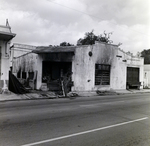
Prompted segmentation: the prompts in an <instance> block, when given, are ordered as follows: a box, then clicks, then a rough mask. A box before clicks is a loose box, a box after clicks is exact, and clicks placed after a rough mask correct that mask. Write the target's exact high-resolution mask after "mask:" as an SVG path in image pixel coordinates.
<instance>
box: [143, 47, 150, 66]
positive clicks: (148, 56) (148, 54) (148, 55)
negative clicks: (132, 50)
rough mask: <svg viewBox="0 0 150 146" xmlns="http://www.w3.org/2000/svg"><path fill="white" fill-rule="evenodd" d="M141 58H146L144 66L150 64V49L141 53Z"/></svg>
mask: <svg viewBox="0 0 150 146" xmlns="http://www.w3.org/2000/svg"><path fill="white" fill-rule="evenodd" d="M141 57H144V64H150V49H148V50H143V51H142V52H141Z"/></svg>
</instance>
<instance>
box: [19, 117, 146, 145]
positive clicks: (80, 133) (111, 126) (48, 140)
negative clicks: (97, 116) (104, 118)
mask: <svg viewBox="0 0 150 146" xmlns="http://www.w3.org/2000/svg"><path fill="white" fill-rule="evenodd" d="M146 119H148V117H144V118H140V119H136V120H132V121H127V122H123V123H118V124H114V125H110V126H106V127H101V128H97V129H92V130H87V131H83V132H79V133H74V134H70V135H65V136H61V137H56V138H52V139H47V140H43V141H39V142H34V143H30V144H25V145H22V146H34V145H38V144H42V143H47V142H52V141H56V140H61V139H65V138H69V137H73V136H78V135H83V134H87V133H92V132H95V131H100V130H104V129H108V128H113V127H117V126H121V125H126V124H130V123H134V122H138V121H143V120H146Z"/></svg>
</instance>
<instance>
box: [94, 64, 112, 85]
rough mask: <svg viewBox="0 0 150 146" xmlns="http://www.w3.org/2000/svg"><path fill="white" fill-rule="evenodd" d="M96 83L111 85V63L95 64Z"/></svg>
mask: <svg viewBox="0 0 150 146" xmlns="http://www.w3.org/2000/svg"><path fill="white" fill-rule="evenodd" d="M95 85H110V65H104V64H95Z"/></svg>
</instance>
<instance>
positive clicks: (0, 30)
mask: <svg viewBox="0 0 150 146" xmlns="http://www.w3.org/2000/svg"><path fill="white" fill-rule="evenodd" d="M15 35H16V34H14V33H12V32H11V27H10V26H9V24H8V22H7V23H6V26H3V25H0V91H1V92H2V89H7V88H8V86H7V85H8V79H9V70H10V50H9V49H10V41H11V40H12V38H14V37H15Z"/></svg>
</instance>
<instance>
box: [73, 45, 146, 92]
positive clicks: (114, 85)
mask: <svg viewBox="0 0 150 146" xmlns="http://www.w3.org/2000/svg"><path fill="white" fill-rule="evenodd" d="M89 51H91V52H92V54H93V55H92V56H91V57H90V56H89V55H88V53H89ZM95 64H106V65H110V66H111V71H110V72H111V73H110V85H95ZM128 66H130V67H139V68H140V82H141V83H143V58H136V57H132V56H131V55H129V54H126V53H125V52H123V51H122V50H120V49H119V48H118V47H117V46H116V45H110V44H105V43H96V44H95V45H92V46H78V47H77V48H76V51H75V57H74V60H73V65H72V71H73V77H72V78H73V81H74V87H73V88H72V90H73V91H96V90H110V89H126V77H127V67H128Z"/></svg>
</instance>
